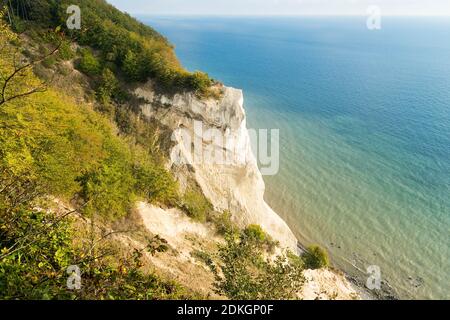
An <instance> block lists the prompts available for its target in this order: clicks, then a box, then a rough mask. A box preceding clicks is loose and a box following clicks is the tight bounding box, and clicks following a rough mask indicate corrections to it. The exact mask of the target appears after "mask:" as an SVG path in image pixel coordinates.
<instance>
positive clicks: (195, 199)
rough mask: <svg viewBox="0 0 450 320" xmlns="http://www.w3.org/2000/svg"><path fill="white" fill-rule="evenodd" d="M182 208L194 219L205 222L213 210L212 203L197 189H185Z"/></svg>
mask: <svg viewBox="0 0 450 320" xmlns="http://www.w3.org/2000/svg"><path fill="white" fill-rule="evenodd" d="M182 209H184V211H185V212H186V213H187V214H188V215H189V216H190V217H191V218H193V219H194V220H197V221H200V222H205V221H206V219H207V218H208V216H209V213H210V212H211V211H212V210H213V207H212V204H211V203H210V202H209V201H208V199H206V198H205V196H204V195H203V194H202V193H201V192H199V191H192V190H189V191H186V194H185V195H184V197H183V204H182Z"/></svg>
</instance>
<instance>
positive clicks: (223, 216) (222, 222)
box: [211, 211, 237, 236]
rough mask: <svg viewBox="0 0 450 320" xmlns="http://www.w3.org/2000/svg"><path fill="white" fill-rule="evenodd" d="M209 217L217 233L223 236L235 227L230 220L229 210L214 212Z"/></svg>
mask: <svg viewBox="0 0 450 320" xmlns="http://www.w3.org/2000/svg"><path fill="white" fill-rule="evenodd" d="M211 219H212V222H213V223H214V226H215V227H216V230H217V233H218V234H219V235H222V236H224V235H226V234H228V233H232V232H234V231H235V230H236V229H237V227H236V226H235V224H234V223H233V221H231V213H230V212H229V211H224V212H221V213H216V214H215V215H213V216H212V217H211Z"/></svg>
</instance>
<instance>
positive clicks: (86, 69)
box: [77, 49, 101, 76]
mask: <svg viewBox="0 0 450 320" xmlns="http://www.w3.org/2000/svg"><path fill="white" fill-rule="evenodd" d="M80 54H81V58H80V60H79V61H78V65H77V67H78V69H79V70H80V71H81V72H83V73H85V74H86V75H88V76H96V75H99V74H100V71H101V64H100V61H99V60H98V59H97V58H96V57H95V56H94V55H93V54H92V52H91V51H90V50H89V49H82V50H81V52H80Z"/></svg>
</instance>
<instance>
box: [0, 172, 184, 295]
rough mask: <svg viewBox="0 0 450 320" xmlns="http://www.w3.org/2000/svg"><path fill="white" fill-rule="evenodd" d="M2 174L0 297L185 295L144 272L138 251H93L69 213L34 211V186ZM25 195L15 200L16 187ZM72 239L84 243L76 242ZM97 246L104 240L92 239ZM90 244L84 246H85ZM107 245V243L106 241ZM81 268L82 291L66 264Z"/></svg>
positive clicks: (16, 177)
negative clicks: (70, 279)
mask: <svg viewBox="0 0 450 320" xmlns="http://www.w3.org/2000/svg"><path fill="white" fill-rule="evenodd" d="M2 172H3V175H2V178H0V190H1V191H0V299H187V298H192V297H193V296H192V295H191V294H190V293H188V292H187V291H186V290H185V289H183V288H182V287H180V286H179V285H178V284H176V283H175V282H171V281H165V280H162V279H160V278H159V277H157V276H156V275H154V274H146V273H143V272H142V271H141V270H140V268H141V266H142V255H143V253H142V251H140V250H135V251H132V252H131V253H130V254H128V255H126V256H125V257H120V256H116V255H117V253H116V252H114V251H104V250H101V251H100V250H93V248H94V245H92V244H91V243H90V242H89V241H86V240H89V239H84V241H80V240H81V239H79V237H80V235H79V233H78V232H76V231H75V229H74V228H73V224H74V221H75V219H74V218H72V217H71V216H70V214H73V212H65V213H53V212H52V211H49V210H40V211H38V210H36V209H32V207H33V202H34V201H35V200H37V199H36V198H35V196H33V194H34V191H35V190H34V188H28V189H24V188H23V186H25V185H27V184H28V183H29V181H28V180H23V177H18V176H11V177H9V179H8V178H7V177H6V175H5V170H2ZM17 188H19V189H21V190H22V191H24V192H22V194H26V195H27V196H28V197H27V199H26V200H25V201H19V203H17V204H13V203H12V202H11V200H12V199H17V194H16V190H17ZM75 240H76V241H77V242H78V243H81V244H82V245H81V246H79V245H76V244H75ZM94 240H95V241H94V242H93V243H94V244H97V243H98V242H99V241H101V240H103V239H98V238H97V239H94ZM86 243H87V244H88V245H83V244H86ZM108 247H111V244H109V245H108ZM71 265H76V266H78V267H79V268H80V270H81V272H82V274H81V290H69V289H68V287H67V281H68V277H69V274H67V268H68V267H69V266H71Z"/></svg>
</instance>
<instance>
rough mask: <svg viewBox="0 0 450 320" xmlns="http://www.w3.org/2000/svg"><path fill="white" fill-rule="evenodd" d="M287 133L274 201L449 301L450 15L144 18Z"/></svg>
mask: <svg viewBox="0 0 450 320" xmlns="http://www.w3.org/2000/svg"><path fill="white" fill-rule="evenodd" d="M139 18H140V19H141V21H144V22H145V23H148V24H150V25H151V26H153V27H154V28H156V29H157V30H158V31H160V32H161V33H162V34H164V35H165V36H166V37H167V38H168V39H169V40H170V41H171V42H172V43H173V44H174V45H175V46H176V52H177V55H178V56H179V58H180V59H181V61H182V63H183V64H184V66H186V67H187V68H188V69H189V70H192V71H193V70H203V71H205V72H207V73H209V74H210V75H211V76H212V77H214V78H216V79H218V80H220V81H222V82H224V83H225V84H226V85H229V86H233V87H237V88H242V89H243V90H244V94H245V107H246V110H247V114H248V125H249V127H252V128H279V129H280V139H281V146H280V148H281V150H280V153H281V155H280V172H279V174H278V175H276V176H273V177H265V180H266V183H267V195H266V197H267V201H268V202H269V203H270V205H271V206H272V207H273V208H274V209H275V210H276V211H277V212H278V213H279V214H280V215H281V216H282V217H283V218H284V219H285V220H286V221H287V222H288V224H289V225H290V227H291V228H292V229H293V231H294V232H295V234H296V235H297V236H298V238H299V239H300V240H301V241H302V242H304V243H306V244H310V243H317V244H320V245H322V246H324V247H326V248H327V249H328V250H329V252H330V253H331V256H332V258H333V261H334V263H335V264H336V265H337V266H339V267H341V268H343V269H344V270H346V271H348V272H350V273H354V274H355V275H358V274H359V275H360V276H361V275H362V273H361V272H360V271H358V270H363V271H365V270H366V268H367V267H368V266H370V265H377V266H379V267H380V268H381V273H382V277H383V279H384V280H386V281H388V282H389V283H390V284H391V285H392V286H393V287H394V288H395V290H396V291H397V293H398V294H399V295H400V297H402V298H411V297H412V298H450V19H449V18H385V19H384V20H383V21H382V23H383V24H382V30H380V31H369V30H367V28H366V19H365V18H364V17H362V18H312V17H310V18H301V17H296V18H294V17H289V18H251V17H245V18H244V17H240V18H236V17H234V18H231V17H139Z"/></svg>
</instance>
